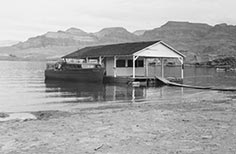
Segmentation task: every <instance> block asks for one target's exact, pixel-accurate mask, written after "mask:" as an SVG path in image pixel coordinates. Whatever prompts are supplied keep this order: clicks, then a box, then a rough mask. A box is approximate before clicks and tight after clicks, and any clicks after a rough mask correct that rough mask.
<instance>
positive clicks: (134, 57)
mask: <svg viewBox="0 0 236 154" xmlns="http://www.w3.org/2000/svg"><path fill="white" fill-rule="evenodd" d="M136 59H138V56H133V78H135V60H136Z"/></svg>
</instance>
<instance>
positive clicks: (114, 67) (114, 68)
mask: <svg viewBox="0 0 236 154" xmlns="http://www.w3.org/2000/svg"><path fill="white" fill-rule="evenodd" d="M116 60H117V58H116V56H114V66H113V70H114V77H116V73H117V72H116Z"/></svg>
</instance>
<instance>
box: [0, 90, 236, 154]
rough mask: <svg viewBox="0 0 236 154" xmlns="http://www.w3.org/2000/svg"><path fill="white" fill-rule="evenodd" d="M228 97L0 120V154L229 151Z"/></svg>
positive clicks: (235, 118)
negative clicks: (19, 119) (35, 118)
mask: <svg viewBox="0 0 236 154" xmlns="http://www.w3.org/2000/svg"><path fill="white" fill-rule="evenodd" d="M235 111H236V97H235V94H234V93H222V92H209V93H204V92H203V93H197V94H195V95H191V96H188V97H184V98H182V99H176V100H168V101H158V102H155V101H154V102H144V103H140V104H138V103H133V104H132V103H130V104H119V105H116V106H112V105H111V106H100V107H95V108H86V109H77V110H73V111H71V112H65V111H39V112H32V114H34V115H35V116H36V117H37V120H23V121H7V122H0V136H1V139H0V153H4V154H8V153H9V154H10V153H29V154H31V153H65V154H66V153H132V154H139V153H140V154H141V153H142V154H143V153H161V154H162V153H163V154H164V153H183V154H184V153H219V154H220V153H232V154H233V153H235V152H236V147H235V145H236V112H235Z"/></svg>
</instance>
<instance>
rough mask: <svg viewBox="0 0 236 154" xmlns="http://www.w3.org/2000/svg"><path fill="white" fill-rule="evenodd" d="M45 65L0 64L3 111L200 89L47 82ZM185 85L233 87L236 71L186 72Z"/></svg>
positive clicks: (136, 99)
mask: <svg viewBox="0 0 236 154" xmlns="http://www.w3.org/2000/svg"><path fill="white" fill-rule="evenodd" d="M45 65H46V64H45V62H16V61H0V66H1V67H0V72H1V74H0V112H23V111H39V110H70V109H78V108H86V107H96V106H99V105H111V104H116V103H140V102H149V101H152V102H153V101H154V102H155V101H156V102H158V101H161V100H173V99H181V98H182V97H183V96H186V95H191V94H194V93H197V92H200V91H201V90H196V89H184V88H179V87H167V86H164V87H149V88H144V87H140V88H133V87H131V86H127V85H108V84H106V85H105V84H92V83H75V82H65V81H55V82H47V83H45V81H44V70H45ZM184 74H185V79H184V83H185V84H190V85H201V86H206V85H207V86H216V87H230V88H232V87H234V88H236V72H216V71H215V69H212V68H190V67H189V68H188V67H186V68H185V70H184Z"/></svg>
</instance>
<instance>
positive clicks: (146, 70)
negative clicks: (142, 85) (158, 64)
mask: <svg viewBox="0 0 236 154" xmlns="http://www.w3.org/2000/svg"><path fill="white" fill-rule="evenodd" d="M144 63H145V76H146V77H147V76H148V61H147V58H144Z"/></svg>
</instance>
